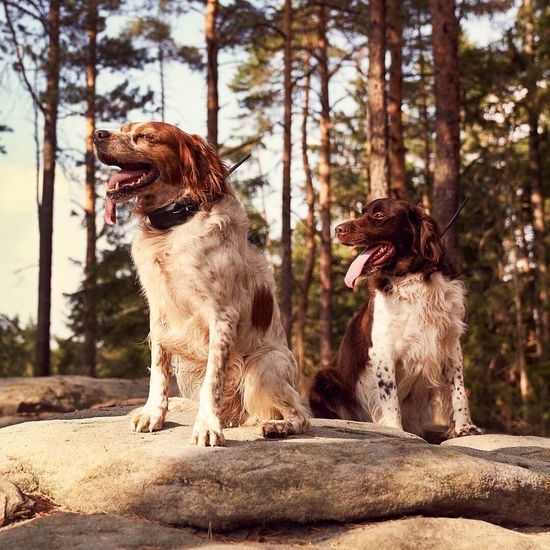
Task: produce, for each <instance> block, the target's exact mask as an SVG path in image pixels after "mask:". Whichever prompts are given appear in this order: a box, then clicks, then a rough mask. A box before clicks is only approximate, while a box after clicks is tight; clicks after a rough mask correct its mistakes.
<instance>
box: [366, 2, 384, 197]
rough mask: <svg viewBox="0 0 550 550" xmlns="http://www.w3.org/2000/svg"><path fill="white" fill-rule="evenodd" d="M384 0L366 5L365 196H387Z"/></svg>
mask: <svg viewBox="0 0 550 550" xmlns="http://www.w3.org/2000/svg"><path fill="white" fill-rule="evenodd" d="M385 56H386V2H385V0H371V2H370V7H369V75H368V86H367V94H368V104H369V124H370V126H369V132H370V136H371V137H370V148H371V151H370V159H369V182H370V190H369V199H370V200H372V199H376V198H379V197H388V196H389V192H390V186H389V166H388V121H387V113H386V68H385Z"/></svg>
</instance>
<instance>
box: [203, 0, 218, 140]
mask: <svg viewBox="0 0 550 550" xmlns="http://www.w3.org/2000/svg"><path fill="white" fill-rule="evenodd" d="M217 17H218V0H206V19H205V36H206V88H207V92H206V93H207V97H206V104H207V119H206V126H207V136H208V141H209V142H210V143H211V144H212V145H213V146H214V147H216V148H217V147H218V111H219V102H218V38H217V28H216V20H217Z"/></svg>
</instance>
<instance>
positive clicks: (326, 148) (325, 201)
mask: <svg viewBox="0 0 550 550" xmlns="http://www.w3.org/2000/svg"><path fill="white" fill-rule="evenodd" d="M317 33H318V36H317V51H318V53H317V55H318V61H319V79H320V95H319V100H320V103H321V121H320V127H321V144H320V149H319V211H320V218H321V249H320V271H319V277H320V281H321V296H320V309H321V311H320V319H319V336H320V340H321V346H320V347H321V367H322V368H326V367H329V366H330V362H331V359H332V346H331V336H332V246H331V234H330V226H331V212H330V203H331V189H330V102H329V78H330V74H329V70H328V39H327V7H326V6H325V4H319V14H318V22H317Z"/></svg>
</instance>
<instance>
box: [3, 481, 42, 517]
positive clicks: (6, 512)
mask: <svg viewBox="0 0 550 550" xmlns="http://www.w3.org/2000/svg"><path fill="white" fill-rule="evenodd" d="M33 504H34V503H33V501H32V500H30V499H28V498H27V497H26V496H25V495H24V494H23V493H22V492H21V491H20V490H19V487H17V486H16V485H14V484H13V483H10V482H9V481H5V480H1V479H0V527H2V526H4V525H7V524H8V523H11V522H12V521H15V520H16V519H21V518H25V517H28V516H30V515H32V513H33V508H34V506H33Z"/></svg>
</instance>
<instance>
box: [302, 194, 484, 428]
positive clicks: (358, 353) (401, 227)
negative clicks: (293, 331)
mask: <svg viewBox="0 0 550 550" xmlns="http://www.w3.org/2000/svg"><path fill="white" fill-rule="evenodd" d="M336 234H337V236H338V238H339V240H340V242H341V243H342V244H344V245H346V246H361V247H364V250H363V251H362V252H361V253H360V254H359V255H358V256H357V258H356V259H355V260H354V261H353V263H352V264H351V265H350V267H349V269H348V272H347V274H346V277H345V282H346V284H347V286H348V287H351V288H353V287H354V285H355V284H356V282H357V281H358V280H359V279H361V278H366V280H367V283H368V286H369V290H370V292H369V297H368V300H367V302H366V303H365V305H364V306H363V308H362V309H361V311H360V312H359V313H358V314H357V315H356V316H355V317H354V318H353V320H352V321H351V323H350V325H349V327H348V329H347V331H346V334H345V336H344V339H343V341H342V344H341V345H340V349H339V350H338V353H337V355H336V357H335V360H334V364H333V365H332V366H331V367H330V368H328V369H325V370H321V371H320V372H319V373H318V374H317V376H316V378H315V381H314V383H313V386H312V388H311V392H310V402H311V408H312V411H313V413H314V415H315V416H319V417H325V418H344V419H350V420H358V421H374V422H375V423H379V424H383V425H385V426H391V427H394V428H398V429H405V430H406V431H409V432H413V433H416V434H418V435H421V436H425V435H427V434H428V433H429V432H431V430H433V429H435V430H437V427H438V426H441V425H443V426H444V427H445V430H446V432H447V433H446V435H447V437H452V436H464V435H472V434H478V433H480V430H479V428H477V427H476V426H475V425H474V424H473V423H472V420H471V418H470V411H469V406H468V398H467V396H466V392H465V390H464V378H463V367H462V351H461V346H460V336H461V334H462V332H463V331H464V323H463V317H464V286H463V284H462V282H461V281H460V280H458V279H457V277H456V274H455V272H454V270H453V268H452V266H451V265H450V263H449V261H448V260H447V257H446V254H445V247H444V244H443V242H442V239H441V235H440V231H439V229H438V227H437V224H436V222H435V221H434V220H433V218H431V217H430V216H429V215H427V214H426V213H425V211H424V210H423V209H422V208H420V207H417V206H413V205H411V204H409V203H407V202H404V201H399V200H393V199H378V200H375V201H372V202H371V203H369V204H368V205H367V206H366V207H365V209H364V210H363V213H362V215H361V216H360V217H359V218H357V219H353V220H349V221H347V222H345V223H342V224H340V225H339V226H337V227H336Z"/></svg>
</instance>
